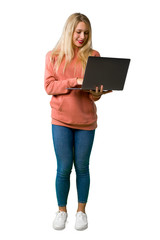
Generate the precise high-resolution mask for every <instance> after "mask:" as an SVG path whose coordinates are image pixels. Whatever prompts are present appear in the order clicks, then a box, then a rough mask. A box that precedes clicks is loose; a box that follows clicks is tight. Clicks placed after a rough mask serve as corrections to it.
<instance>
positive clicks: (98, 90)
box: [90, 85, 112, 98]
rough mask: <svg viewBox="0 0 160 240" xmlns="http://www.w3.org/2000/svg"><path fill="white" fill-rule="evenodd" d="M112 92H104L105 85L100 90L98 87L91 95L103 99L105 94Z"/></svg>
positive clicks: (91, 91)
mask: <svg viewBox="0 0 160 240" xmlns="http://www.w3.org/2000/svg"><path fill="white" fill-rule="evenodd" d="M110 92H112V90H108V91H103V85H101V87H100V89H99V88H98V87H96V90H95V91H93V90H90V93H91V94H92V95H93V97H97V98H98V97H101V96H102V95H103V94H106V93H110Z"/></svg>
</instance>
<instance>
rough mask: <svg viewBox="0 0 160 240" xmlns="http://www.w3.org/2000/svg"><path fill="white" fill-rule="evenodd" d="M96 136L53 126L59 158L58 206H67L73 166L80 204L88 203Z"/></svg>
mask: <svg viewBox="0 0 160 240" xmlns="http://www.w3.org/2000/svg"><path fill="white" fill-rule="evenodd" d="M94 134H95V130H79V129H72V128H68V127H63V126H58V125H52V136H53V143H54V149H55V154H56V158H57V176H56V195H57V201H58V206H61V207H64V206H66V205H67V198H68V193H69V188H70V173H71V170H72V166H73V164H74V167H75V171H76V184H77V194H78V202H79V203H86V202H87V199H88V193H89V186H90V174H89V159H90V154H91V150H92V145H93V140H94Z"/></svg>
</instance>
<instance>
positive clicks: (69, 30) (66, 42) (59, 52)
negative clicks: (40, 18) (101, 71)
mask: <svg viewBox="0 0 160 240" xmlns="http://www.w3.org/2000/svg"><path fill="white" fill-rule="evenodd" d="M79 22H84V23H85V24H86V25H87V27H88V30H89V34H88V39H87V42H86V44H85V45H84V46H82V47H81V48H80V49H79V52H78V58H79V60H80V61H81V62H82V68H83V70H84V69H85V67H86V63H87V59H88V56H90V55H91V53H92V29H91V24H90V21H89V19H88V18H87V17H86V16H85V15H84V14H81V13H74V14H72V15H71V16H69V18H68V19H67V21H66V23H65V26H64V29H63V32H62V35H61V38H60V39H59V41H58V43H57V45H56V46H55V48H54V49H53V50H52V55H51V60H52V61H53V62H54V56H58V57H57V61H56V62H55V69H56V71H57V70H58V68H59V66H60V64H61V62H62V60H63V58H64V57H65V66H64V69H63V71H65V68H66V65H67V64H68V63H69V62H70V61H71V60H72V59H73V57H74V48H73V33H74V31H75V28H76V26H77V25H78V23H79Z"/></svg>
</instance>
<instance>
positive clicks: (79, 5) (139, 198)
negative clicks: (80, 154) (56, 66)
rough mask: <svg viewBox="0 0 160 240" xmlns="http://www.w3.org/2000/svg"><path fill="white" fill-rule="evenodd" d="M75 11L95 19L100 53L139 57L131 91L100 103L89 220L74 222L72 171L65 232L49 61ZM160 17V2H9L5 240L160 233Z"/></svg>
mask: <svg viewBox="0 0 160 240" xmlns="http://www.w3.org/2000/svg"><path fill="white" fill-rule="evenodd" d="M74 12H81V13H84V14H86V15H87V16H88V17H89V19H90V21H91V23H92V29H93V47H94V49H96V50H98V51H99V52H100V54H101V56H110V57H129V58H131V65H130V69H129V72H128V75H127V80H126V84H125V88H124V91H123V92H113V93H111V94H108V95H105V96H103V97H102V99H101V100H100V101H99V102H98V103H97V108H98V117H99V118H98V129H97V132H96V138H95V142H94V147H93V151H92V156H91V163H90V170H91V188H90V195H89V202H88V205H87V214H88V219H89V228H88V230H86V231H84V232H77V231H76V230H74V223H75V213H76V208H77V195H76V186H75V172H74V170H73V171H72V176H71V189H70V194H69V199H68V213H69V219H68V221H69V223H68V224H67V228H66V229H65V230H64V231H61V232H57V231H55V230H53V229H52V221H53V218H54V216H55V215H54V214H55V212H56V211H57V202H56V195H55V188H54V180H55V175H56V159H55V155H54V150H53V144H52V136H51V124H50V123H51V118H50V114H51V113H50V111H51V110H50V105H49V101H50V96H48V95H47V94H46V92H45V90H44V85H43V84H44V83H43V81H44V61H45V54H46V53H47V52H48V51H49V50H51V49H52V48H53V47H54V46H55V44H56V42H57V41H58V39H59V37H60V35H61V32H62V28H63V26H64V23H65V21H66V19H67V18H68V16H69V15H70V14H72V13H74ZM159 22H160V17H159V6H158V0H157V1H156V0H152V1H151V0H150V1H148V0H133V1H132V0H122V1H121V0H110V1H109V0H104V1H103V0H99V1H86V0H81V1H73V0H67V1H62V0H59V1H54V0H44V1H42V0H32V1H31V0H27V1H23V0H21V1H20V0H14V1H11V0H5V1H1V3H0V24H1V28H0V32H1V38H0V138H1V144H0V146H1V150H0V194H1V197H0V228H1V231H0V235H1V236H0V237H1V239H3V240H6V239H13V238H15V239H17V240H19V239H23V240H25V239H27V240H28V239H38V240H41V239H47V240H50V239H56V238H58V239H66V238H67V239H77V240H78V239H82V238H83V239H87V238H91V236H92V237H93V236H94V235H95V237H100V236H102V238H103V239H109V240H112V239H113V240H117V239H123V240H128V239H129V240H132V239H134V240H135V239H138V240H139V239H140V240H142V239H154V240H159V239H160V204H159V203H160V186H159V183H160V174H159V173H160V163H159V161H160V154H159V140H160V127H159V122H160V117H159V116H160V114H159V102H160V98H159V81H160V73H159V57H160V47H159V43H160V37H159V35H158V33H159ZM93 234H94V235H93ZM100 234H101V235H100Z"/></svg>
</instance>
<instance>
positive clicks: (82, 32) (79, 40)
mask: <svg viewBox="0 0 160 240" xmlns="http://www.w3.org/2000/svg"><path fill="white" fill-rule="evenodd" d="M88 36H89V28H88V27H87V25H86V24H85V23H84V22H79V23H78V25H77V27H76V28H75V31H74V33H73V44H74V46H76V47H78V48H80V47H82V46H84V45H85V44H86V42H87V40H88Z"/></svg>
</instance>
